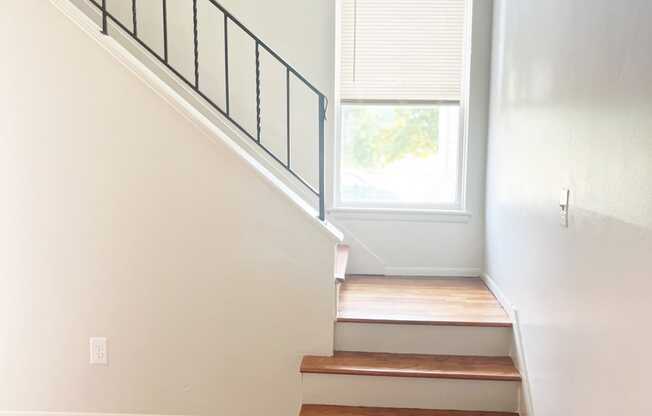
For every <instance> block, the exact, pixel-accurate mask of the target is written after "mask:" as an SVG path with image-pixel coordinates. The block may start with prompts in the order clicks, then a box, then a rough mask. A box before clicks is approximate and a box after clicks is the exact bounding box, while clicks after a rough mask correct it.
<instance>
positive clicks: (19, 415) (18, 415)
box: [0, 410, 188, 416]
mask: <svg viewBox="0 0 652 416" xmlns="http://www.w3.org/2000/svg"><path fill="white" fill-rule="evenodd" d="M0 416H188V415H157V414H144V413H93V412H47V411H22V410H21V411H11V410H0Z"/></svg>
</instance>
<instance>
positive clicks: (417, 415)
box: [300, 404, 518, 416]
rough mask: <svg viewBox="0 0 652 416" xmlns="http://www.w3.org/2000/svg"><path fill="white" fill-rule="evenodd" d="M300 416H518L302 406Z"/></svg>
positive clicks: (448, 411)
mask: <svg viewBox="0 0 652 416" xmlns="http://www.w3.org/2000/svg"><path fill="white" fill-rule="evenodd" d="M300 416H518V414H517V413H508V412H479V411H463V410H426V409H398V408H387V407H354V406H330V405H316V404H304V405H303V406H302V407H301V413H300Z"/></svg>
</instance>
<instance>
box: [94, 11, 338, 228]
mask: <svg viewBox="0 0 652 416" xmlns="http://www.w3.org/2000/svg"><path fill="white" fill-rule="evenodd" d="M89 1H90V2H91V3H92V4H93V5H94V6H95V7H96V8H97V9H98V10H99V12H100V13H101V14H102V23H101V24H102V33H104V34H105V35H108V34H109V30H108V29H109V28H108V23H109V21H110V22H112V23H113V24H115V25H116V26H117V27H118V28H120V29H121V30H122V31H123V32H124V33H125V34H127V35H128V36H130V37H131V38H132V39H133V40H135V41H136V42H137V43H138V44H139V45H140V46H141V47H143V48H144V49H145V50H146V51H147V52H148V53H150V54H151V55H153V56H154V58H156V60H158V61H159V62H160V63H161V64H163V65H164V66H165V67H166V68H167V69H168V70H170V71H171V72H172V73H173V74H174V75H175V76H176V77H178V78H179V79H180V80H181V81H183V82H184V83H185V84H187V85H188V86H189V87H190V88H191V89H192V90H193V91H194V92H195V93H197V94H198V95H199V96H200V97H201V98H202V99H203V100H204V101H205V102H207V103H208V104H209V105H210V106H211V107H213V108H214V109H215V110H217V111H218V112H219V113H220V114H221V115H222V116H224V117H226V118H227V119H228V120H229V121H230V122H231V123H233V125H234V126H236V127H237V129H238V130H239V131H240V132H242V133H243V134H244V135H245V136H247V137H248V138H249V139H251V140H252V141H253V142H254V143H256V144H257V145H258V147H260V148H261V149H262V150H263V151H264V152H265V153H266V154H267V155H268V156H269V157H270V158H272V159H273V160H274V161H275V162H277V163H279V164H280V165H281V166H282V167H283V168H284V169H285V170H286V171H287V172H289V173H290V174H291V175H292V177H294V178H295V179H296V180H297V181H298V182H300V183H301V184H302V185H303V186H305V187H306V188H307V189H308V190H309V191H310V193H312V194H314V195H315V196H316V197H317V198H318V200H319V208H318V210H319V219H321V220H322V221H323V220H325V218H326V212H325V200H324V197H325V189H324V169H325V166H324V125H325V120H326V110H327V105H328V100H327V98H326V96H325V95H324V94H322V93H321V92H320V91H319V90H318V89H317V88H315V86H314V85H312V84H311V83H310V82H309V81H308V80H307V79H306V78H305V77H304V76H302V75H301V74H300V73H299V72H298V71H297V70H296V69H294V68H293V67H292V66H291V65H290V64H288V63H287V62H286V61H285V60H284V59H283V58H281V57H280V56H279V55H278V54H277V53H276V52H274V50H272V49H271V48H270V47H269V46H267V44H265V42H263V41H262V40H261V39H260V38H259V37H258V36H256V35H255V34H253V33H252V32H251V31H250V30H249V29H248V28H247V27H246V26H245V25H244V24H242V23H241V22H240V21H239V20H238V19H237V18H236V17H235V16H233V15H232V14H231V13H229V12H228V11H227V10H226V9H225V8H224V7H223V6H222V5H221V4H219V3H218V2H216V1H214V0H205V1H206V2H208V4H211V5H212V6H214V7H215V8H217V9H218V10H219V11H220V12H221V13H222V14H223V15H224V71H225V77H224V78H225V79H224V82H225V94H226V97H225V100H224V102H225V108H224V109H223V108H221V107H220V106H219V105H218V104H216V103H215V101H213V99H211V98H210V97H209V96H208V95H207V94H206V93H205V92H202V89H201V87H200V82H199V81H200V80H199V75H200V72H199V66H200V61H199V54H200V45H199V35H198V19H197V1H198V0H192V13H193V22H192V23H193V52H194V79H193V80H192V81H190V80H188V79H187V78H186V77H185V76H184V75H183V74H181V72H180V71H179V70H177V69H175V68H174V67H173V65H171V63H170V61H169V55H168V16H167V13H168V10H167V0H161V8H162V15H163V33H162V35H163V56H161V55H160V54H159V53H158V52H156V51H155V50H154V49H153V48H152V47H151V46H150V45H148V44H147V43H145V42H144V41H143V39H141V38H140V37H139V36H138V7H137V0H131V1H132V7H131V13H132V22H131V24H132V28H131V29H129V28H128V27H127V26H126V25H125V24H124V23H122V22H121V21H120V20H119V19H117V18H116V17H115V16H114V15H113V14H111V13H110V12H109V11H108V9H107V6H106V0H89ZM148 1H153V0H148ZM230 24H234V25H236V26H237V27H238V28H240V29H241V30H242V31H243V32H244V33H246V34H247V35H248V36H249V37H250V38H251V39H252V40H253V41H254V42H255V72H256V132H255V133H251V132H249V131H248V130H247V129H245V128H244V127H243V126H242V125H241V124H240V123H239V122H238V121H237V120H235V119H234V118H233V117H232V114H231V108H230V92H231V90H230V88H229V37H228V29H229V25H230ZM261 48H262V49H264V50H265V51H266V52H267V53H268V54H269V55H271V56H272V57H273V58H274V59H275V60H276V61H277V62H279V63H280V64H281V65H282V66H283V67H284V68H285V84H286V85H285V87H286V112H287V119H286V123H287V128H286V132H285V134H286V137H285V140H286V146H287V154H286V161H285V162H284V161H282V160H281V159H280V158H279V157H278V156H277V155H275V154H274V153H273V152H272V151H271V150H270V149H269V148H267V147H266V146H265V145H264V144H263V143H262V142H261V127H262V124H261V94H262V93H263V91H262V88H261V82H260V80H261V78H260V70H261V62H260V52H261V51H260V50H261ZM292 78H295V79H297V80H299V81H301V82H302V83H303V84H304V85H305V86H306V87H307V88H308V89H309V90H310V91H312V92H313V93H314V94H315V95H316V99H317V103H316V104H317V105H316V106H315V109H316V110H317V111H318V114H317V117H318V123H319V139H318V140H319V167H318V169H319V171H318V178H319V184H318V189H315V188H314V187H313V186H312V185H310V184H309V183H308V182H307V180H305V179H304V178H303V177H302V176H301V175H300V174H299V173H298V172H296V171H295V170H293V169H292V164H291V152H290V149H291V141H292V140H291V137H290V130H291V129H290V121H291V117H290V108H291V107H290V82H291V79H292Z"/></svg>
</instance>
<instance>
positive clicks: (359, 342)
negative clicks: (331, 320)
mask: <svg viewBox="0 0 652 416" xmlns="http://www.w3.org/2000/svg"><path fill="white" fill-rule="evenodd" d="M511 342H512V328H506V327H470V326H446V325H401V324H373V323H372V324H365V323H354V322H337V323H336V324H335V350H336V351H361V352H391V353H412V354H436V355H479V356H506V355H509V352H510V348H511Z"/></svg>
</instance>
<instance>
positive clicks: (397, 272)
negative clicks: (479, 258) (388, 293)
mask: <svg viewBox="0 0 652 416" xmlns="http://www.w3.org/2000/svg"><path fill="white" fill-rule="evenodd" d="M481 273H482V271H481V270H480V269H479V268H475V267H409V266H408V267H404V266H385V275H387V276H436V277H478V276H480V274H481Z"/></svg>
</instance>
